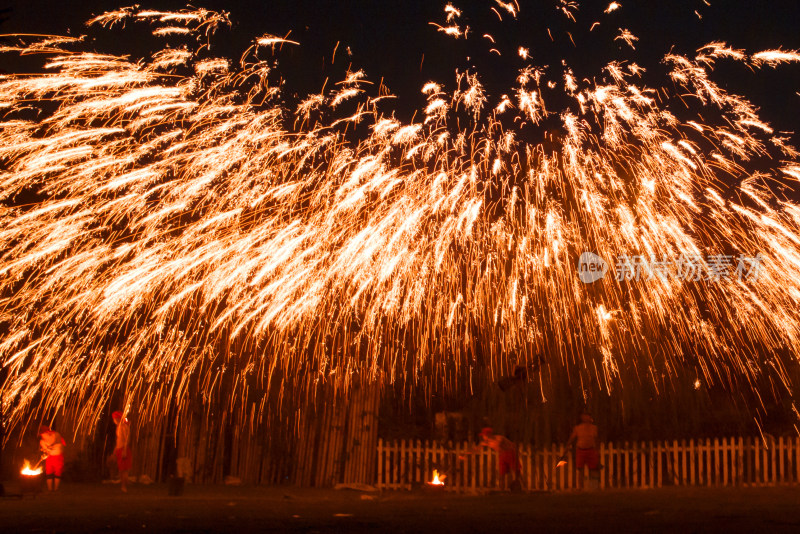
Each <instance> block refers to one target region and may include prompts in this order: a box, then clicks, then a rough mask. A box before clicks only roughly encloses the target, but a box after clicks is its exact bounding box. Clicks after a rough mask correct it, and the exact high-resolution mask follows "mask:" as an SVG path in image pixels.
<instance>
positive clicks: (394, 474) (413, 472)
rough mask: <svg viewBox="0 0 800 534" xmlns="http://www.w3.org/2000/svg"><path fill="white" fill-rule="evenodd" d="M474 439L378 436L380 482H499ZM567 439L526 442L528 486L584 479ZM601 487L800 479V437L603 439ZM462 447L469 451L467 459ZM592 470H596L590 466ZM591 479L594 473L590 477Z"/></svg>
mask: <svg viewBox="0 0 800 534" xmlns="http://www.w3.org/2000/svg"><path fill="white" fill-rule="evenodd" d="M472 447H474V444H472V443H457V444H452V443H447V444H439V443H435V442H429V441H426V442H421V441H413V442H412V441H411V440H398V441H391V442H384V441H383V440H378V455H377V461H378V466H377V476H378V480H377V485H378V487H380V488H382V489H410V488H413V487H417V486H421V485H424V484H425V483H426V482H428V481H430V480H431V479H432V478H433V470H434V469H437V470H438V471H439V472H440V473H444V474H445V475H446V476H447V478H446V479H445V488H444V489H445V490H448V491H479V490H487V489H493V488H495V487H496V486H497V458H496V455H495V453H494V451H491V450H490V449H486V448H483V449H481V451H480V452H477V453H474V454H466V451H469V450H470V449H471V448H472ZM563 450H564V446H563V445H555V444H554V445H552V446H551V447H550V448H545V449H533V448H532V447H531V446H529V445H518V452H519V457H520V461H521V463H522V483H523V487H524V488H525V489H527V490H528V491H548V490H549V491H569V490H573V489H577V487H578V476H577V475H578V473H577V470H576V468H575V462H574V456H572V455H569V456H568V463H567V465H566V466H563V467H556V464H557V462H558V458H559V456H560V455H561V453H562V451H563ZM599 453H600V463H601V465H602V466H603V468H602V469H601V470H600V472H599V474H600V480H599V487H600V488H660V487H662V486H774V485H781V484H798V483H800V438H798V437H797V436H794V437H779V438H777V439H771V438H768V440H767V441H764V440H762V439H761V438H753V437H748V438H742V437H739V438H714V439H704V440H694V439H692V440H675V441H666V442H665V441H658V442H653V441H649V442H627V441H626V442H623V443H612V442H609V443H603V444H601V445H600V448H599ZM459 455H465V458H464V459H463V460H459ZM587 473H588V472H587ZM584 479H585V481H588V476H586V477H584ZM585 483H586V482H585Z"/></svg>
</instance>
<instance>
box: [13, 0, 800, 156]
mask: <svg viewBox="0 0 800 534" xmlns="http://www.w3.org/2000/svg"><path fill="white" fill-rule="evenodd" d="M518 1H519V4H520V7H521V12H520V15H519V17H518V18H517V20H513V19H511V17H510V16H508V15H506V16H505V17H504V19H505V20H504V21H503V22H502V23H501V22H500V21H499V20H498V17H497V16H496V15H495V14H494V13H493V12H491V10H490V8H491V7H492V6H496V4H495V3H494V2H493V1H492V0H483V1H475V0H461V1H454V2H452V3H453V4H454V5H455V6H456V7H458V8H459V9H461V11H462V13H463V14H462V17H461V19H460V20H459V22H460V23H461V25H462V26H463V25H468V26H470V28H471V38H470V39H469V40H468V41H465V40H463V39H461V40H455V39H453V38H450V37H447V36H445V35H444V34H443V33H441V32H437V30H436V27H435V26H433V25H431V24H429V22H436V23H439V24H444V21H445V17H444V12H443V8H444V5H445V4H446V2H437V1H430V0H414V1H405V2H382V1H375V0H373V1H367V0H361V1H351V2H334V1H330V0H315V1H312V0H270V1H264V0H261V1H259V0H239V1H222V0H197V1H195V2H193V3H192V5H193V6H195V7H205V8H208V9H213V10H225V11H228V12H229V13H230V17H231V19H232V21H233V23H234V25H233V28H231V29H225V30H223V31H221V32H219V33H218V34H217V36H216V37H215V38H214V39H213V40H212V45H213V47H212V53H214V54H217V55H221V56H225V57H229V58H238V56H239V55H240V54H241V53H242V52H243V51H244V50H245V49H246V48H247V47H248V46H249V45H250V44H251V42H252V39H253V38H254V37H257V36H260V35H263V34H264V33H270V34H274V35H280V36H285V35H286V34H287V33H289V32H291V33H289V38H290V39H293V40H296V41H299V42H300V43H301V46H300V47H288V46H287V47H285V48H284V49H283V51H281V53H280V54H279V56H278V61H279V71H280V73H281V76H284V77H285V83H286V86H285V87H286V88H285V91H284V92H285V93H286V94H287V96H291V95H299V96H302V95H304V94H307V93H309V92H317V91H319V90H320V89H321V87H322V85H323V83H325V80H326V78H328V79H329V81H328V83H329V84H331V83H333V82H335V81H338V80H340V79H341V78H342V76H343V73H344V72H345V71H346V70H347V68H348V67H351V68H352V69H354V70H357V69H363V70H364V71H365V72H366V74H367V76H368V79H369V80H371V81H373V82H375V83H376V84H377V82H379V81H380V80H381V79H383V81H384V83H385V84H386V85H387V86H388V87H389V88H390V90H391V91H392V92H393V93H394V94H396V95H398V96H400V97H401V98H400V99H399V100H398V101H397V102H396V103H395V104H394V106H395V108H396V109H397V110H398V114H399V115H400V116H401V117H404V118H410V114H411V113H413V111H414V110H416V109H419V107H420V106H421V105H422V103H423V102H424V97H423V95H421V94H420V92H419V89H420V88H421V86H422V85H423V84H424V83H425V82H427V81H431V80H433V81H437V82H443V83H445V84H448V83H449V84H452V82H453V79H454V74H453V73H454V71H455V69H456V68H459V69H462V70H463V69H467V68H472V69H475V70H477V72H479V73H480V74H481V79H482V81H483V83H484V84H485V85H486V87H487V89H488V93H489V95H490V97H494V98H493V101H496V98H497V97H498V96H499V95H500V94H502V93H503V92H507V91H508V88H510V87H511V85H512V84H513V81H514V78H515V77H516V75H517V72H518V69H519V68H520V67H521V66H523V62H522V60H521V59H520V58H519V56H518V55H517V53H516V52H517V48H518V47H519V46H524V47H526V48H529V49H530V51H531V54H532V56H533V63H535V64H536V65H549V66H551V67H556V69H554V71H553V74H556V72H557V70H558V69H559V68H560V64H561V62H562V61H566V63H567V64H568V65H570V66H571V67H572V68H573V69H574V71H575V74H576V75H577V76H578V77H579V78H587V79H594V78H595V77H596V76H599V75H600V70H601V68H602V67H603V66H604V65H605V64H607V63H608V62H609V61H611V60H621V61H634V62H636V63H637V64H639V65H640V66H643V67H645V68H646V69H647V76H652V79H650V78H646V79H645V80H644V81H645V83H650V84H651V86H659V85H662V84H663V83H664V80H665V77H664V75H665V73H666V70H667V67H666V65H664V64H663V63H661V62H660V60H661V58H663V56H664V54H666V53H668V52H670V51H671V50H672V51H673V52H676V53H682V54H693V52H694V51H695V50H696V49H697V48H699V47H700V46H702V45H704V44H706V43H708V42H711V41H726V42H727V43H728V44H729V45H731V46H733V47H735V48H743V49H745V50H746V51H748V52H756V51H760V50H763V49H769V48H778V47H782V48H783V49H785V50H786V49H800V32H798V31H797V23H798V21H800V2H798V1H797V0H774V1H771V2H769V3H765V2H756V1H746V0H708V1H709V3H710V4H711V5H710V6H709V5H707V4H706V2H704V1H703V0H682V1H673V0H669V1H659V2H654V1H652V0H622V1H621V2H619V3H620V4H621V6H622V7H621V8H620V9H619V10H617V11H615V12H614V13H611V14H608V15H606V14H604V13H603V10H604V9H605V8H606V7H607V6H608V1H606V0H604V1H602V2H589V1H584V2H580V7H579V9H578V10H577V11H576V12H575V18H576V21H575V22H573V21H570V20H568V19H567V18H566V17H565V16H564V15H563V13H561V12H560V11H558V10H557V9H556V6H557V5H558V2H557V1H556V0H546V1H545V0H539V1H537V2H525V1H524V0H518ZM128 4H130V2H120V1H118V0H84V1H81V2H53V1H47V0H26V1H9V0H0V8H10V11H9V12H6V13H5V14H4V16H5V17H7V20H6V21H5V22H4V23H3V24H2V26H0V30H2V33H17V32H19V33H53V34H64V33H66V32H67V31H70V33H71V34H82V33H86V32H87V30H86V29H85V27H84V26H83V25H82V23H83V21H85V20H86V19H88V18H90V17H91V16H92V15H96V14H99V13H102V12H104V11H108V10H112V9H115V8H117V7H120V6H124V5H128ZM140 5H141V6H142V7H147V8H154V9H180V8H184V7H185V6H186V2H180V1H165V0H152V1H149V2H148V1H143V2H141V3H140ZM500 11H502V9H501V10H500ZM594 21H598V22H600V26H598V27H596V28H595V29H593V30H592V31H591V32H590V31H587V29H588V28H589V27H590V26H591V25H592V23H593V22H594ZM620 28H626V29H629V30H630V31H631V32H632V33H633V34H634V35H636V36H637V37H638V38H639V41H638V42H637V43H636V50H635V51H633V50H631V49H630V48H629V47H628V46H627V45H625V44H623V43H621V42H619V41H616V42H615V41H614V36H616V35H617V34H618V33H619V29H620ZM548 29H549V30H550V31H549V33H548ZM143 31H144V30H143V29H141V28H140V30H139V33H137V32H136V31H135V30H133V29H130V28H129V29H126V30H124V31H122V30H114V31H113V32H102V31H98V30H91V31H90V32H89V35H90V36H91V37H92V38H93V39H95V40H94V41H93V44H90V45H89V46H90V47H92V46H93V47H95V48H96V49H98V50H102V51H112V52H116V53H128V54H132V55H133V56H137V55H144V54H147V53H148V52H149V51H153V50H155V49H156V48H153V47H154V46H162V45H164V44H170V45H172V46H176V45H177V44H178V43H171V42H170V41H169V39H167V40H166V41H165V40H161V41H158V40H156V39H153V38H148V36H147V35H146V33H143ZM104 33H105V35H106V36H108V35H113V39H111V40H109V41H103V40H102V37H101V35H102V34H104ZM485 33H489V34H491V35H492V36H493V37H494V38H495V40H496V43H495V44H494V45H491V44H490V43H489V42H488V40H486V39H483V38H482V37H481V36H482V35H483V34H485ZM551 36H552V39H551ZM337 42H339V43H340V44H339V46H338V51H337V55H336V59H335V62H332V55H333V50H334V48H335V47H336V44H337ZM573 42H574V44H573ZM148 47H149V48H148ZM348 47H349V51H350V53H351V54H348ZM492 47H494V48H496V49H498V51H499V52H501V54H502V55H501V56H498V55H497V54H496V53H490V52H489V49H490V48H492ZM723 63H724V62H723ZM723 63H720V65H719V66H718V67H717V73H716V76H715V80H716V81H717V82H718V83H720V84H721V85H722V86H723V87H725V88H726V89H728V90H730V91H732V92H736V93H739V94H744V95H746V96H747V98H748V99H749V100H751V101H752V102H753V103H754V104H755V105H756V106H758V107H760V108H761V109H762V111H763V118H765V119H766V120H767V121H768V122H770V123H771V124H772V125H773V126H774V127H776V129H777V130H782V131H793V130H795V129H796V128H795V125H796V124H797V123H798V121H799V120H800V112H798V107H800V106H798V104H800V96H798V94H797V91H798V90H800V65H798V64H787V65H783V66H781V67H779V68H778V69H770V68H763V69H761V70H760V71H758V72H757V73H753V72H751V71H749V70H748V69H747V68H746V67H745V66H743V65H732V64H723ZM0 68H2V69H3V70H6V71H9V72H14V71H19V69H20V66H19V64H18V63H17V60H16V59H14V58H10V57H8V55H4V56H3V57H2V58H0ZM25 68H30V67H27V66H26V67H25ZM328 87H330V86H328ZM795 140H797V137H796V136H795Z"/></svg>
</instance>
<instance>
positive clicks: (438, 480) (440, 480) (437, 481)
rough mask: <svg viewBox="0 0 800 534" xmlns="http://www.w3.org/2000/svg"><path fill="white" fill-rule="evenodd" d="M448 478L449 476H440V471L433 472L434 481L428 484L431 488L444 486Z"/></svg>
mask: <svg viewBox="0 0 800 534" xmlns="http://www.w3.org/2000/svg"><path fill="white" fill-rule="evenodd" d="M445 478H447V475H441V476H439V471H438V470H437V469H434V470H433V480H431V481H430V482H428V484H430V485H431V486H444V479H445Z"/></svg>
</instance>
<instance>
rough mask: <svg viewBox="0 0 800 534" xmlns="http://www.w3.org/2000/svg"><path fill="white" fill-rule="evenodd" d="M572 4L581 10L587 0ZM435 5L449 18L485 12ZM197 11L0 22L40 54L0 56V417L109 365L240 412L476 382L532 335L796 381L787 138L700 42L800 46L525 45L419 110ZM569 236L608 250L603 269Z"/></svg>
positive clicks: (660, 365)
mask: <svg viewBox="0 0 800 534" xmlns="http://www.w3.org/2000/svg"><path fill="white" fill-rule="evenodd" d="M498 5H499V9H496V10H495V14H496V15H497V16H498V17H499V18H500V20H508V19H509V18H512V19H515V18H516V17H517V15H518V11H519V9H518V6H516V4H513V5H512V4H505V3H498ZM561 6H562V7H561V11H562V12H563V16H565V17H567V18H568V19H569V20H570V21H572V22H570V24H572V23H576V22H575V19H576V17H575V14H576V13H577V10H578V7H579V6H578V3H577V2H572V1H570V2H562V3H561ZM619 6H620V4H617V3H616V2H612V3H611V4H610V5H609V6H608V9H607V11H608V12H609V15H608V16H612V15H613V16H615V17H616V16H618V15H619V16H621V15H620V13H624V9H623V10H620V12H619V13H617V12H616V10H617V8H618V7H619ZM512 8H513V9H512ZM492 9H494V8H492ZM611 12H613V13H611ZM507 13H508V16H506V15H507ZM446 16H447V21H442V22H443V24H445V25H447V24H449V25H447V26H444V25H441V26H439V29H440V30H442V31H443V32H444V33H445V34H446V35H452V36H453V37H457V38H459V39H476V38H477V39H482V37H481V35H480V34H481V32H467V31H466V30H465V31H462V30H460V29H459V28H460V26H457V25H455V23H454V22H452V21H454V20H456V19H458V17H459V16H460V11H459V10H458V9H457V8H455V7H453V6H450V5H448V6H447V8H446ZM136 21H146V22H147V23H149V24H152V26H153V27H154V29H153V31H152V33H153V35H154V38H161V37H162V36H167V38H169V39H172V40H174V39H181V38H183V37H182V36H183V35H184V34H190V37H191V36H202V37H204V38H210V37H211V35H212V34H213V31H214V29H215V28H216V27H218V26H220V25H227V24H229V21H228V20H227V17H226V15H224V14H217V13H212V12H209V11H206V10H197V11H181V12H178V13H166V12H159V11H144V10H141V11H139V10H138V8H135V7H133V8H125V9H122V10H120V11H117V12H113V13H107V14H104V15H101V16H98V17H96V18H95V19H93V21H91V23H92V24H93V25H100V26H103V27H105V28H109V29H111V28H114V27H115V26H117V25H122V24H125V23H131V24H133V23H135V22H136ZM576 24H577V23H576ZM586 30H587V31H590V29H589V28H586ZM549 31H550V30H548V32H549ZM476 36H477V37H476ZM443 38H445V37H444V36H443ZM617 39H621V40H623V41H624V42H626V43H627V44H629V45H630V46H628V47H624V48H622V50H623V51H624V53H627V54H631V55H632V54H634V53H635V48H641V47H642V46H644V44H643V43H642V42H641V41H639V40H638V38H637V37H636V36H635V35H633V34H632V33H630V32H629V31H628V30H625V31H623V32H622V34H620V35H619V36H618V37H617ZM186 41H187V43H192V44H187V45H186V47H183V48H181V47H174V46H173V47H169V48H164V49H163V50H161V51H159V52H157V53H155V54H153V55H152V56H151V57H149V58H145V59H143V60H141V61H139V60H132V59H130V58H128V57H127V56H114V55H108V54H102V53H99V52H81V51H76V49H80V47H81V46H83V45H82V40H81V39H75V38H47V39H46V40H43V41H41V42H35V43H33V44H30V43H29V42H22V41H21V42H20V43H19V44H13V43H11V42H7V43H4V45H3V47H2V48H3V51H5V52H8V51H14V50H16V51H17V52H20V53H22V54H33V53H38V54H48V56H47V57H48V58H49V59H47V64H46V72H45V74H43V75H3V76H0V162H2V165H0V364H1V367H2V369H3V371H4V372H5V376H6V378H5V380H4V382H3V384H2V386H0V394H2V399H0V400H2V407H3V412H4V413H6V414H7V415H8V416H9V418H12V419H14V420H19V419H20V418H21V416H22V414H27V416H28V417H29V416H30V413H31V412H32V411H35V410H36V409H50V408H53V407H58V408H65V409H67V410H73V411H74V412H75V413H77V414H78V415H79V416H80V417H79V418H78V419H79V420H80V421H94V420H96V417H95V416H96V415H97V413H98V410H101V409H102V407H103V406H106V405H107V404H108V402H109V399H111V398H112V396H113V395H114V394H115V391H116V388H118V387H122V388H124V389H125V394H126V401H125V402H126V403H131V402H134V403H136V402H138V405H139V406H141V407H142V409H141V412H142V413H141V414H140V417H141V419H142V420H143V421H145V420H147V419H148V418H150V419H157V418H161V417H164V414H165V413H168V412H169V413H178V412H181V411H195V412H196V413H201V412H202V411H203V410H202V409H200V408H198V407H197V406H208V405H210V403H212V402H218V403H221V404H223V405H224V406H223V408H224V409H226V410H228V411H229V413H231V414H235V417H236V418H238V419H237V420H239V421H249V422H250V423H252V421H254V420H256V419H257V417H258V414H261V413H264V412H265V411H267V405H269V406H273V405H274V406H283V403H284V402H285V401H286V398H289V397H291V399H289V400H292V399H295V400H296V399H307V398H310V397H312V396H313V395H315V391H316V390H315V388H317V387H318V386H319V384H322V383H333V384H335V385H336V387H339V388H348V387H350V386H351V385H352V384H353V383H354V382H355V381H356V380H366V381H371V382H381V383H383V384H387V385H399V387H400V388H402V389H403V391H421V392H425V393H426V395H427V393H428V392H430V391H431V390H432V389H441V390H446V391H452V392H458V391H461V392H469V391H471V388H472V387H473V381H475V380H478V379H479V378H483V379H489V380H496V379H497V378H498V377H501V376H504V375H506V374H508V373H509V372H510V369H514V368H515V366H517V365H523V366H526V365H530V364H531V363H532V362H538V361H539V359H540V358H543V359H544V360H545V364H544V365H543V372H542V379H541V380H536V381H532V383H533V384H538V386H537V387H541V390H542V391H541V394H542V398H543V399H544V398H546V397H547V394H548V387H550V386H549V383H550V382H551V381H552V382H553V383H555V382H558V381H562V382H563V381H569V383H570V384H573V385H575V384H576V385H578V387H580V388H582V389H585V390H587V391H588V390H595V391H603V392H605V393H607V394H617V393H619V392H621V391H622V389H623V387H627V388H637V387H642V384H647V385H648V387H649V388H651V390H652V391H654V392H655V393H656V394H658V393H660V392H669V391H671V390H672V389H671V385H672V383H673V381H674V380H675V379H676V378H677V377H679V376H680V377H683V376H685V374H691V376H692V379H694V378H695V377H697V376H698V375H699V378H700V379H702V381H703V383H704V384H707V385H708V386H709V387H711V386H712V385H718V386H722V387H724V388H727V389H728V390H729V391H731V392H732V394H734V393H735V392H741V391H745V390H748V389H749V390H756V389H763V391H764V393H765V394H771V395H778V396H780V395H783V394H786V392H789V393H788V394H789V395H791V392H792V391H794V387H795V384H793V382H792V379H791V373H792V372H794V371H796V367H797V360H796V355H797V354H800V315H798V314H797V309H798V305H800V276H798V271H800V206H799V205H798V204H796V203H795V202H793V201H791V200H790V199H787V198H785V197H784V196H781V195H779V194H777V193H776V192H775V189H773V187H774V186H775V184H793V185H795V186H796V182H797V180H798V178H800V163H799V162H798V161H797V158H798V153H797V151H796V150H795V149H794V148H793V147H792V146H791V145H790V144H789V141H788V140H787V139H786V138H785V137H781V136H780V135H779V134H777V133H776V132H774V131H773V129H772V128H771V127H770V126H769V125H767V124H766V123H764V122H763V121H761V120H760V119H759V117H758V114H757V111H756V108H755V107H754V106H753V105H752V104H750V103H749V102H748V101H747V100H746V99H745V98H743V97H741V96H738V95H734V94H730V93H728V92H726V91H725V90H724V89H723V88H722V87H721V86H720V85H718V84H717V83H715V81H714V80H713V74H714V71H713V65H714V64H715V63H716V62H722V61H731V62H741V63H743V64H744V65H745V66H746V67H747V68H749V69H752V71H753V72H757V71H758V69H760V68H762V67H770V68H772V67H776V66H778V65H779V64H780V63H784V62H790V61H798V60H800V54H798V53H797V52H794V51H789V50H770V51H764V52H761V53H756V54H748V53H747V52H745V51H742V50H736V49H733V48H729V47H727V45H725V44H724V43H712V44H710V45H708V46H707V47H704V48H701V49H700V50H698V51H697V54H696V55H694V57H692V56H691V55H689V56H682V55H676V54H670V55H667V56H666V58H665V63H664V65H666V67H665V68H666V69H668V70H669V74H668V79H664V80H663V86H657V87H650V86H647V85H645V84H644V83H643V82H642V81H641V79H640V77H641V75H642V72H643V69H642V68H641V67H639V66H637V65H636V64H635V63H633V62H627V63H623V62H612V63H609V64H608V65H607V66H606V67H605V69H603V71H602V72H598V73H589V74H587V75H585V76H584V75H583V74H579V73H575V72H573V71H572V69H571V68H570V67H569V66H567V65H566V64H564V65H561V66H556V67H555V68H552V67H547V66H538V65H536V64H534V63H532V62H533V61H534V60H535V58H534V57H533V56H535V54H529V53H527V52H526V53H519V54H517V50H518V45H514V48H513V49H512V50H509V51H507V52H508V53H506V54H505V55H504V57H514V58H515V61H521V62H522V63H521V65H522V66H521V68H520V70H519V76H518V78H517V81H516V85H515V86H514V87H511V88H509V90H508V91H507V92H506V94H503V95H502V96H500V95H491V94H489V93H488V92H487V91H486V90H485V88H484V87H483V85H482V84H481V81H480V76H479V73H474V72H469V71H467V72H459V73H457V75H456V80H455V84H449V85H448V84H447V83H444V82H440V81H433V82H431V83H429V84H426V85H425V87H424V90H425V93H426V95H427V98H428V103H427V105H426V106H425V108H424V110H423V111H422V112H421V113H419V114H418V117H421V119H420V120H419V121H417V122H411V123H408V124H406V123H402V122H400V121H398V120H396V119H395V118H394V116H393V114H392V113H391V111H389V112H384V111H382V109H383V108H382V107H381V106H384V105H388V104H385V102H386V101H387V100H385V98H386V97H389V96H391V95H387V94H380V95H379V96H377V97H373V96H370V94H369V93H368V92H367V89H365V88H364V85H363V84H364V81H365V80H364V79H363V78H364V76H365V75H364V73H363V72H360V71H359V72H354V73H353V72H351V73H349V75H348V76H347V77H346V79H345V80H343V81H342V82H341V83H339V84H337V85H335V87H336V89H335V90H333V91H330V92H326V93H324V94H317V95H310V96H308V97H307V98H306V99H305V100H304V101H303V102H301V103H300V104H299V105H298V106H297V108H296V109H295V110H287V109H285V108H284V107H282V106H283V105H282V103H281V102H282V100H281V98H282V97H281V92H280V83H281V82H280V80H278V81H277V82H276V81H275V76H274V74H273V71H274V70H275V68H276V66H275V64H274V62H273V61H272V60H267V59H263V58H264V57H265V56H264V54H267V55H268V54H279V53H280V51H281V47H284V46H285V47H291V46H297V43H295V42H292V41H288V40H285V39H281V38H277V37H273V36H263V37H261V38H259V39H256V40H255V41H254V44H253V46H252V47H251V48H250V49H249V50H248V51H247V53H246V54H245V56H244V57H243V58H242V60H241V62H239V63H237V62H233V61H229V60H227V59H224V58H215V57H211V56H210V52H209V49H208V47H207V46H205V45H203V46H198V45H197V43H198V41H197V40H196V39H194V38H187V39H186ZM484 41H493V39H484ZM634 43H635V44H636V46H635V47H634ZM490 44H491V45H492V46H495V43H493V42H491V43H490ZM191 46H195V48H197V49H196V50H195V49H192V48H191ZM301 46H302V44H301ZM496 46H500V45H496ZM615 48H616V47H615ZM493 50H494V51H495V52H497V53H499V51H497V50H496V49H493ZM519 50H523V48H521V47H520V48H519ZM620 53H623V52H620ZM39 57H41V56H39ZM270 57H271V56H270ZM754 75H755V74H754ZM331 86H333V85H331ZM670 95H672V96H674V98H673V100H670ZM389 101H390V100H389ZM554 101H556V102H566V103H565V104H562V103H559V104H556V103H555V102H554ZM687 102H688V103H689V104H691V105H688V104H687ZM692 106H693V107H694V108H695V109H697V108H699V109H701V110H702V113H696V112H692V111H691V109H692ZM552 124H555V127H549V126H548V127H547V128H545V127H544V126H542V125H545V126H547V125H552ZM356 128H358V129H356ZM354 131H357V132H366V133H359V134H358V135H359V136H360V137H358V138H356V139H354V138H353V137H354V135H355V134H353V132H354ZM532 138H533V140H531V139H532ZM537 139H538V141H537ZM583 252H592V253H593V254H596V255H597V257H599V258H602V259H604V261H606V262H607V263H608V264H609V265H610V268H609V269H608V274H607V275H606V276H605V277H604V278H602V279H599V280H598V281H596V282H594V283H593V284H591V285H589V284H583V283H581V281H580V280H579V279H578V271H577V261H578V257H579V256H580V255H581V254H582V253H583ZM739 255H746V256H748V257H756V256H757V255H760V256H758V257H763V258H764V262H763V265H761V270H760V272H759V276H758V278H757V279H756V278H752V279H748V278H746V277H741V276H739V277H737V276H735V274H736V273H735V271H736V272H738V269H739V268H740V267H742V264H741V262H740V261H739ZM631 257H640V258H646V259H647V260H648V262H649V263H648V265H651V266H652V268H651V267H648V266H643V265H641V262H639V263H637V262H635V261H632V260H630V258H631ZM618 258H628V259H626V260H624V261H622V260H618ZM656 262H657V263H658V264H659V265H660V268H664V269H673V270H674V269H681V268H684V269H685V268H687V266H688V267H690V268H692V269H693V271H692V272H693V273H694V274H695V275H696V276H694V277H692V278H688V279H687V278H684V279H678V278H676V277H674V276H672V277H669V276H661V275H660V274H659V273H660V272H661V271H657V270H656V268H655V264H656ZM748 267H752V265H749V266H748ZM629 269H630V270H629ZM634 271H635V272H636V273H637V276H636V277H635V278H634V277H633V276H627V274H631V275H633V274H634ZM722 271H725V272H726V273H727V274H728V275H729V276H728V277H727V278H725V279H721V278H720V277H719V276H715V275H719V274H720V272H722ZM619 272H623V273H627V274H625V276H622V277H620V279H617V277H616V276H615V274H619ZM740 274H741V273H740ZM639 275H641V276H639ZM542 355H545V356H544V357H543V356H542ZM759 384H760V385H759ZM742 386H743V387H742ZM465 394H466V393H465ZM756 397H758V398H759V399H760V398H761V393H760V392H759V394H758V395H756ZM193 403H194V404H193ZM270 403H273V404H270ZM167 407H170V408H169V409H167ZM171 407H177V408H176V409H175V410H173V409H172V408H171ZM250 423H248V424H250Z"/></svg>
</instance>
